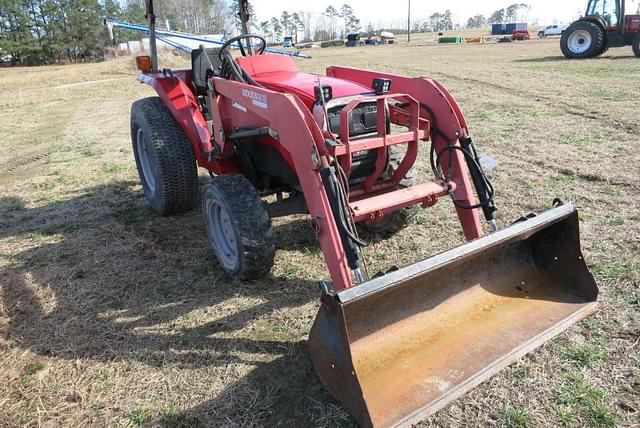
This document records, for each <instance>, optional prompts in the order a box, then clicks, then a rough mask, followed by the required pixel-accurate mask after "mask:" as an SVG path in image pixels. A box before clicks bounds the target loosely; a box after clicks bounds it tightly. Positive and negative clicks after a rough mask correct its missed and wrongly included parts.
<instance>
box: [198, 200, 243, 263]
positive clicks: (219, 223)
mask: <svg viewBox="0 0 640 428" xmlns="http://www.w3.org/2000/svg"><path fill="white" fill-rule="evenodd" d="M205 216H206V221H207V232H208V234H209V240H210V242H211V243H213V245H214V249H215V251H216V254H217V255H218V260H219V261H220V263H221V264H222V266H223V267H224V268H225V269H227V270H233V269H235V267H236V265H237V263H238V248H237V241H236V233H235V230H234V228H233V224H232V223H231V217H230V216H229V213H228V212H227V210H226V208H225V207H224V206H222V205H220V204H219V203H218V202H217V201H215V200H208V201H206V204H205Z"/></svg>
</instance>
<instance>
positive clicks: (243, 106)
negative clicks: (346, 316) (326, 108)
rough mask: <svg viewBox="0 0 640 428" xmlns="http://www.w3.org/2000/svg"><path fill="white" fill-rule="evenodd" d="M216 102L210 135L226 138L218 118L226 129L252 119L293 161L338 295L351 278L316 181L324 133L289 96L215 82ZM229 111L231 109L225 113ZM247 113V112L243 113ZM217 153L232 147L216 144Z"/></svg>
mask: <svg viewBox="0 0 640 428" xmlns="http://www.w3.org/2000/svg"><path fill="white" fill-rule="evenodd" d="M211 81H212V82H213V84H214V87H215V94H216V95H215V96H214V97H212V100H211V105H212V106H213V107H212V108H213V110H214V114H213V117H214V118H215V119H214V131H213V134H214V135H216V136H221V135H225V134H228V131H229V129H225V127H224V123H223V121H222V119H221V118H223V117H224V118H227V120H229V121H230V123H243V122H246V121H247V113H251V115H253V116H254V117H255V119H254V120H255V121H256V125H257V126H264V124H265V123H266V124H267V125H268V126H269V128H270V129H271V131H273V133H274V135H276V136H277V139H278V142H279V144H280V145H282V146H283V148H284V149H285V150H286V151H288V152H289V154H290V155H291V157H292V158H293V160H294V165H295V173H296V174H297V176H298V179H299V180H300V185H301V187H302V190H303V193H304V198H305V201H306V203H307V208H308V210H309V214H310V216H311V221H312V225H313V228H314V230H315V231H316V233H317V235H318V240H319V242H320V247H321V248H322V253H323V254H324V259H325V262H326V264H327V267H328V269H329V273H330V274H331V278H332V280H333V283H334V287H335V288H336V289H343V288H347V287H350V286H351V274H350V271H349V268H348V266H347V263H346V258H345V251H344V248H343V246H342V243H341V240H340V236H339V235H338V232H337V230H338V227H337V225H336V222H335V219H334V216H333V213H332V209H331V204H330V202H329V198H328V196H327V192H326V190H325V187H324V185H323V181H322V177H321V175H320V168H321V162H322V159H325V161H326V156H327V152H326V148H325V147H324V138H323V136H322V131H321V130H320V128H319V127H318V125H317V123H316V121H315V119H314V118H313V116H311V113H310V112H309V110H308V109H307V108H306V106H305V105H304V104H303V103H302V102H301V101H300V100H299V99H298V97H296V96H295V95H292V94H283V93H279V92H274V91H270V90H268V89H265V88H260V87H256V86H251V85H247V84H244V83H240V82H236V81H232V80H227V79H221V78H213V79H212V80H211ZM228 105H232V106H234V107H232V108H227V107H226V106H228ZM243 110H246V111H243ZM216 143H217V144H219V145H220V150H221V152H224V151H225V145H228V144H231V143H229V142H226V141H222V140H221V139H220V138H217V139H216Z"/></svg>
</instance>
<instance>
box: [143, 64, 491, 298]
mask: <svg viewBox="0 0 640 428" xmlns="http://www.w3.org/2000/svg"><path fill="white" fill-rule="evenodd" d="M238 63H239V64H240V65H241V66H242V67H243V68H244V69H245V70H246V71H247V72H248V73H249V74H250V75H251V76H252V77H253V78H254V79H255V80H256V81H258V82H259V83H260V84H261V85H263V86H264V87H262V88H261V87H255V86H250V85H246V84H243V83H240V82H236V81H230V80H226V79H222V78H213V79H212V80H211V83H212V85H213V87H214V88H215V95H214V96H213V97H212V98H211V99H210V102H209V105H210V108H211V111H212V123H210V124H208V123H207V122H206V120H205V118H204V115H203V114H202V112H201V111H200V107H199V103H198V100H197V98H196V95H195V94H194V92H193V88H192V85H191V84H190V83H188V82H190V80H191V73H190V71H188V70H179V71H174V72H173V77H170V76H165V75H163V74H162V73H157V74H153V75H150V74H143V75H141V77H140V80H141V81H143V82H144V83H147V84H150V85H151V86H153V87H154V89H155V90H156V91H157V92H158V95H159V96H160V97H161V99H162V100H163V102H164V104H165V105H166V106H167V108H168V109H169V110H170V111H171V113H172V115H173V116H174V118H175V119H176V121H177V122H178V124H179V125H180V126H181V128H182V129H183V130H184V131H185V133H186V135H187V136H188V138H189V140H190V141H191V143H192V145H193V148H194V151H195V154H196V158H197V160H198V164H199V165H200V166H202V167H204V168H206V169H208V170H209V171H212V172H213V173H215V174H227V173H242V169H243V165H241V164H240V163H239V162H238V161H234V159H235V158H234V142H233V141H229V140H228V136H229V135H230V134H231V133H232V132H234V130H235V128H237V127H269V128H270V129H271V131H272V132H275V134H276V137H275V138H271V137H261V138H260V139H259V140H257V142H258V143H261V144H267V145H270V146H272V147H275V148H276V149H277V150H278V151H279V152H280V153H281V154H282V156H283V159H285V161H286V162H287V163H288V164H289V165H290V167H291V169H292V170H293V171H295V173H296V174H297V176H298V179H299V181H300V186H301V187H302V190H303V193H304V197H305V200H306V203H307V206H308V209H309V214H310V216H311V218H312V219H313V220H312V221H313V224H314V230H315V231H316V233H317V235H318V240H319V242H320V246H321V248H322V251H323V254H324V258H325V262H326V264H327V267H328V269H329V272H330V274H331V279H332V281H333V287H334V288H335V289H336V290H341V289H343V288H347V287H350V286H352V279H351V272H350V270H349V268H348V265H347V261H346V258H345V255H344V250H343V247H342V243H341V240H340V236H339V233H338V228H337V226H336V223H335V220H334V217H333V214H332V212H331V208H330V204H329V200H328V197H327V194H326V192H325V190H324V186H323V184H322V179H321V176H320V172H319V170H320V161H322V162H324V164H326V163H330V162H331V161H332V158H335V159H336V160H337V161H338V162H339V163H340V164H341V165H342V166H343V168H344V169H345V170H346V171H347V174H348V172H349V171H350V169H351V164H352V155H353V154H354V153H356V152H359V151H362V150H378V153H379V156H378V161H377V163H376V165H375V168H374V172H373V173H372V174H371V175H370V176H369V177H367V178H366V179H365V182H364V185H363V186H361V187H360V188H358V187H356V188H355V189H352V190H351V193H350V195H349V205H350V206H351V209H352V210H353V217H354V220H355V221H361V220H363V221H370V222H371V221H379V220H380V219H381V218H382V216H384V215H385V214H388V213H390V212H392V211H395V210H397V209H400V208H404V207H408V206H413V205H422V206H423V207H429V206H432V205H434V204H435V203H436V202H437V200H438V198H439V197H441V196H444V195H447V194H448V193H449V192H452V193H453V195H454V196H455V197H456V199H457V200H459V201H460V202H461V203H463V204H467V205H473V204H475V200H474V196H473V195H474V191H473V188H472V187H471V184H470V180H469V177H468V171H467V167H466V163H465V162H464V158H463V156H462V155H461V154H460V153H459V152H458V151H455V152H453V155H452V159H451V160H452V180H453V181H452V182H450V183H444V182H443V181H441V180H435V181H432V182H427V183H422V184H418V185H416V186H412V187H409V188H400V187H399V183H400V181H401V180H402V179H403V177H404V175H405V174H406V173H407V172H408V171H409V170H410V169H411V167H413V165H414V163H415V161H416V159H417V156H418V152H419V150H420V147H423V150H422V152H423V154H425V155H427V153H428V147H429V145H428V144H427V143H426V142H427V141H428V140H429V138H431V139H433V141H434V142H435V146H436V150H438V151H439V150H441V149H443V148H446V147H447V146H448V145H458V144H459V143H458V140H459V138H461V137H464V136H467V135H468V134H469V131H468V129H467V124H466V121H465V119H464V116H463V114H462V112H461V111H460V108H459V107H458V105H457V104H456V102H455V101H454V100H453V97H452V96H451V94H449V92H448V91H447V90H446V89H445V88H444V87H443V86H442V85H440V84H439V83H438V82H436V81H434V80H431V79H427V78H409V77H404V76H397V75H392V74H387V73H378V72H371V71H365V70H358V69H353V68H346V67H330V68H328V69H327V76H318V75H314V74H310V73H302V72H299V71H298V70H297V67H296V65H295V63H294V62H293V60H292V59H291V58H289V57H285V56H281V55H261V56H254V57H246V58H239V59H238ZM374 77H386V78H389V79H391V80H392V87H391V89H392V91H394V92H395V93H394V94H386V95H373V94H372V92H373V91H372V89H371V87H370V85H371V84H372V81H373V78H374ZM318 78H320V80H321V82H322V84H324V85H327V84H328V85H331V86H332V89H333V96H334V98H338V97H344V96H350V97H353V99H352V100H351V101H350V102H349V103H348V105H347V106H346V107H345V108H344V109H343V110H342V111H341V130H340V135H339V136H338V137H339V138H338V142H339V143H340V144H339V145H338V146H335V147H331V148H327V146H326V144H325V138H327V137H329V136H330V135H329V134H327V133H326V132H323V130H321V129H320V128H319V126H318V124H317V123H316V120H315V119H314V117H313V115H312V114H311V110H310V109H311V107H312V105H313V103H314V101H315V100H314V98H315V95H314V88H315V87H316V86H317V84H318ZM391 100H393V103H391V104H390V101H391ZM363 102H375V103H376V104H377V107H378V111H383V110H385V109H386V108H387V106H388V110H389V112H390V118H391V120H392V121H393V122H394V123H397V124H399V125H403V126H406V127H407V128H408V130H407V131H404V132H399V133H394V134H387V131H386V130H387V124H386V120H385V117H384V115H378V123H377V135H374V136H372V137H371V138H360V139H352V138H350V136H349V129H348V121H347V117H348V115H349V112H350V111H352V110H353V109H354V108H356V107H357V106H358V104H360V103H363ZM395 102H400V103H401V105H399V106H396V105H395V104H394V103H395ZM433 124H436V125H437V129H434V128H433V126H432V125H433ZM212 136H213V138H212ZM394 144H406V145H407V151H406V155H405V158H404V160H403V161H402V162H401V164H400V166H399V167H398V169H397V171H396V173H395V174H394V176H393V177H392V179H391V180H387V181H385V182H382V183H381V182H379V180H378V178H379V177H380V176H381V174H382V171H383V169H384V167H385V165H386V159H385V157H386V148H387V147H388V146H390V145H394ZM448 162H449V159H448V157H447V155H446V154H445V155H443V156H442V158H441V167H442V168H443V170H445V169H448V167H449V166H448ZM457 211H458V215H459V218H460V222H461V224H462V228H463V230H464V234H465V236H466V238H467V239H469V240H471V239H475V238H477V237H479V236H481V235H482V228H481V226H480V218H479V215H478V212H477V210H461V209H458V210H457Z"/></svg>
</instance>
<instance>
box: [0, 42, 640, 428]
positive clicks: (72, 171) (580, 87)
mask: <svg viewBox="0 0 640 428" xmlns="http://www.w3.org/2000/svg"><path fill="white" fill-rule="evenodd" d="M312 53H313V54H314V59H313V60H311V61H300V62H299V64H300V66H301V67H302V68H304V69H306V70H310V71H321V70H323V68H324V66H325V65H327V64H330V63H333V64H343V65H354V66H362V67H368V68H372V69H380V70H385V71H391V72H399V73H406V74H411V75H426V76H433V77H435V78H437V79H438V80H440V81H442V82H443V83H444V84H445V85H446V86H447V87H449V88H450V89H451V90H452V92H453V93H454V96H455V97H456V98H457V99H458V101H459V103H460V104H461V106H462V108H463V110H464V111H466V112H467V114H468V118H469V121H470V123H471V126H472V129H473V133H474V135H475V139H476V140H477V142H478V143H479V145H480V148H481V151H482V152H486V153H490V154H491V155H492V156H493V157H494V158H496V159H498V160H499V161H500V166H499V167H498V169H497V170H495V171H494V172H493V173H492V178H493V180H494V184H495V185H496V187H497V189H498V192H499V194H498V202H499V204H500V208H501V218H502V220H503V221H504V222H505V223H506V222H509V220H511V219H514V218H517V217H518V216H519V215H520V214H521V213H526V212H529V211H537V210H540V209H542V208H544V207H548V206H549V204H550V202H551V200H552V199H553V198H554V197H556V196H559V197H561V198H563V199H565V200H571V201H574V202H575V203H576V204H577V206H578V207H579V209H580V213H581V220H582V239H583V247H584V250H585V255H586V257H587V259H588V261H589V263H590V265H591V267H592V269H593V271H594V273H595V275H596V277H597V280H598V283H599V285H600V288H601V291H602V293H601V299H600V300H601V303H602V304H601V309H600V311H599V312H598V313H597V314H596V315H595V316H593V317H591V318H589V319H588V320H586V321H584V322H582V323H581V324H579V325H577V326H575V327H573V328H572V329H571V330H570V331H569V332H568V333H566V334H564V335H562V336H561V337H560V338H558V339H556V340H553V341H552V342H550V343H549V344H547V345H546V346H544V347H542V348H541V349H539V350H538V351H536V352H534V353H533V354H531V355H530V356H528V357H526V358H524V359H522V360H521V361H520V362H518V363H516V364H514V365H512V366H511V367H510V368H508V369H507V370H504V371H503V372H502V373H500V374H499V375H497V376H495V377H493V378H492V379H491V380H490V381H488V382H486V383H485V384H484V385H482V386H480V387H478V388H476V389H475V390H473V391H472V392H470V393H469V394H467V395H465V396H464V397H463V398H461V399H460V400H458V401H457V402H455V403H453V404H452V405H450V406H449V407H447V408H445V409H444V410H442V411H441V412H439V413H438V414H437V415H435V416H434V417H432V418H431V419H429V420H426V421H425V422H424V423H423V425H424V426H432V425H435V426H462V425H498V426H513V427H522V426H557V425H566V426H585V425H586V426H614V425H619V426H633V425H637V424H638V420H640V416H639V415H640V413H639V412H640V355H639V352H638V349H639V347H640V344H639V340H640V316H639V312H640V303H639V302H640V288H639V282H638V281H639V280H640V271H639V264H640V262H639V260H638V254H639V252H640V226H639V221H640V202H639V199H638V195H639V193H640V175H639V174H638V165H639V164H640V155H639V154H638V153H640V142H639V139H640V119H638V116H637V113H638V111H637V110H638V93H640V80H638V78H637V77H638V76H637V73H638V66H639V65H640V62H638V59H636V58H633V57H631V51H630V49H619V50H612V51H610V52H609V53H608V54H607V55H605V57H603V58H601V59H597V60H588V61H581V62H567V61H564V60H562V59H560V58H559V49H558V46H557V40H555V41H554V40H546V41H532V42H529V43H524V44H515V43H514V44H508V45H485V46H472V45H469V46H436V45H433V44H430V43H428V42H426V41H424V40H418V41H417V42H415V43H414V45H412V46H406V45H400V46H387V47H376V48H366V49H365V48H355V49H344V48H341V49H331V50H314V51H313V52H312ZM170 59H171V61H173V62H177V61H178V60H177V59H174V58H170ZM134 74H135V73H134V72H133V68H132V66H131V59H122V60H117V61H114V62H109V63H103V64H91V65H77V66H64V67H46V68H22V69H4V70H3V71H2V77H0V123H1V124H2V140H1V141H0V302H1V305H0V331H2V336H1V338H0V426H13V425H15V426H24V425H27V426H36V425H44V426H79V425H98V426H100V425H105V426H106V425H108V426H127V425H128V426H136V425H143V424H152V425H168V426H203V425H232V426H258V425H270V426H272V425H285V426H287V425H296V426H299V425H317V426H334V425H347V426H348V425H352V424H353V422H352V421H351V420H350V419H349V417H348V416H347V415H345V413H344V412H343V411H342V410H341V408H340V407H339V406H338V405H337V404H336V403H335V402H334V401H333V400H332V399H331V398H330V396H329V395H328V394H327V393H326V392H324V390H323V389H322V387H321V386H320V384H319V382H318V381H317V379H316V377H315V375H314V373H313V370H312V367H311V363H310V361H309V358H308V355H307V348H306V343H305V341H306V336H307V333H308V331H309V328H310V325H311V322H312V320H313V317H314V315H315V312H316V308H317V306H318V289H317V280H319V279H322V278H326V277H327V272H326V270H325V268H324V265H323V262H322V256H321V253H320V251H319V249H318V245H317V244H316V243H315V240H314V236H313V233H312V231H311V230H310V229H309V228H308V227H307V226H306V222H305V219H304V217H296V218H286V219H282V220H278V221H276V222H275V233H276V236H277V239H278V252H277V258H276V267H275V268H274V270H273V274H272V275H271V276H270V277H269V278H266V279H265V280H264V281H260V282H255V283H245V284H242V283H237V282H233V281H230V280H228V279H227V278H226V277H225V276H224V275H222V273H221V272H220V270H219V269H218V268H217V267H216V265H215V263H214V260H213V257H212V254H211V252H210V251H209V249H208V245H207V242H206V239H205V237H204V231H203V227H202V225H201V222H200V215H199V213H198V212H197V211H196V212H193V213H190V214H187V215H184V216H179V217H173V218H159V217H156V216H155V215H153V214H152V213H151V212H150V211H149V209H148V208H147V206H146V204H145V201H144V199H143V196H142V192H141V189H140V186H139V184H138V180H137V176H136V172H135V167H134V163H133V160H132V153H131V147H130V143H129V136H128V120H129V119H128V114H129V107H130V105H131V102H132V101H133V100H135V99H137V98H140V97H144V96H148V95H151V90H150V89H149V88H147V87H145V86H143V85H140V84H138V83H137V82H136V81H135V79H134ZM421 169H422V172H423V174H424V175H425V176H426V174H427V172H426V165H424V164H423V165H421ZM452 242H461V236H460V232H459V227H458V226H457V224H456V219H455V217H454V215H453V211H452V210H451V207H450V206H449V204H447V203H442V204H440V205H439V206H438V207H436V208H434V209H433V210H430V211H425V212H423V213H421V214H420V216H419V218H418V219H417V221H416V223H415V224H414V225H412V226H411V227H410V228H409V229H407V230H406V231H404V232H402V233H401V234H399V235H398V236H396V237H393V238H391V240H390V241H387V242H386V243H384V242H379V243H376V244H375V245H374V246H373V248H371V249H370V250H369V251H368V256H369V260H370V264H372V265H373V266H372V270H382V269H384V268H386V267H387V266H389V265H392V264H398V265H404V264H408V263H411V262H412V261H414V260H416V259H417V258H422V257H426V256H428V255H431V254H434V253H436V252H439V251H441V250H443V249H445V248H448V247H449V246H450V245H451V243H452Z"/></svg>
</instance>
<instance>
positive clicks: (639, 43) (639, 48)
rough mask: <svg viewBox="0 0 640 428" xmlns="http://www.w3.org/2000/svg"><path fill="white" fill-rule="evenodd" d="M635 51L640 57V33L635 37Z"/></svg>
mask: <svg viewBox="0 0 640 428" xmlns="http://www.w3.org/2000/svg"><path fill="white" fill-rule="evenodd" d="M633 53H634V54H635V55H636V56H637V57H638V58H640V33H638V34H637V35H636V38H635V39H633Z"/></svg>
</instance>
